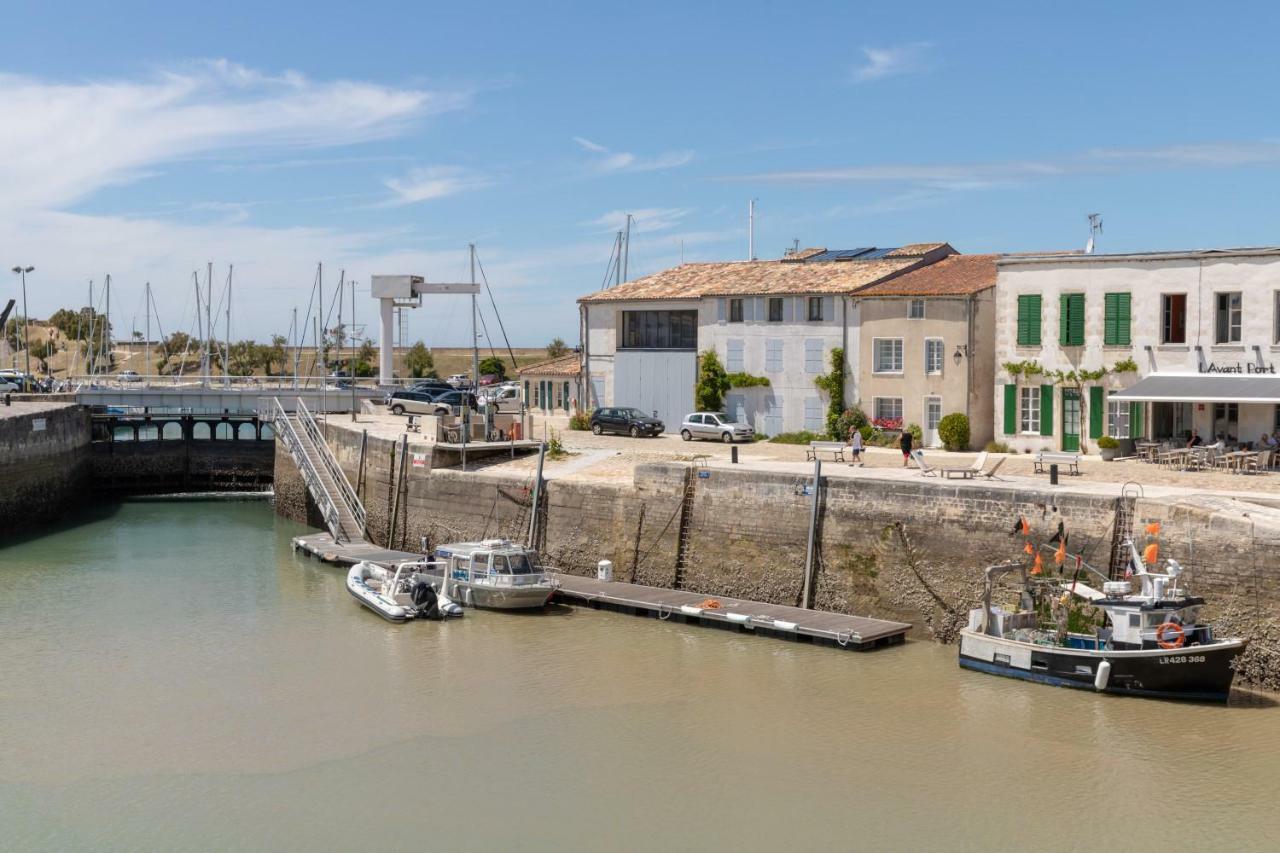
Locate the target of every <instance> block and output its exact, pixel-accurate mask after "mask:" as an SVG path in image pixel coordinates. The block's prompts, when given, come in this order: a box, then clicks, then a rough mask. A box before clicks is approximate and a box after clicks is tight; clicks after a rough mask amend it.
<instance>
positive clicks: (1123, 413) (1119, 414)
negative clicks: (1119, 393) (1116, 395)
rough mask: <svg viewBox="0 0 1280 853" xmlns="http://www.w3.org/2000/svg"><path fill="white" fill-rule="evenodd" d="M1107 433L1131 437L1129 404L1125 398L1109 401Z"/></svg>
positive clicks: (1114, 436) (1120, 436) (1116, 436)
mask: <svg viewBox="0 0 1280 853" xmlns="http://www.w3.org/2000/svg"><path fill="white" fill-rule="evenodd" d="M1107 435H1109V436H1111V437H1112V438H1129V404H1128V402H1126V401H1124V400H1108V401H1107Z"/></svg>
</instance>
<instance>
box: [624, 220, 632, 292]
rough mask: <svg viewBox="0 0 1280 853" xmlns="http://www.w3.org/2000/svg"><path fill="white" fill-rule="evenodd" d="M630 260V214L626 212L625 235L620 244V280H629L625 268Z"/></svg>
mask: <svg viewBox="0 0 1280 853" xmlns="http://www.w3.org/2000/svg"><path fill="white" fill-rule="evenodd" d="M630 261H631V214H630V213H628V214H627V235H626V239H625V241H624V242H623V246H622V280H623V281H630V280H631V279H630V277H629V276H628V272H627V268H628V265H629V263H630Z"/></svg>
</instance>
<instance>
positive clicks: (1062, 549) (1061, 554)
mask: <svg viewBox="0 0 1280 853" xmlns="http://www.w3.org/2000/svg"><path fill="white" fill-rule="evenodd" d="M1066 559H1067V543H1066V542H1059V543H1058V550H1056V551H1054V552H1053V561H1054V562H1055V563H1057V564H1058V565H1059V566H1061V565H1062V563H1063V561H1064V560H1066Z"/></svg>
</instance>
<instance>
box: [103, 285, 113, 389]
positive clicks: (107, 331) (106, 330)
mask: <svg viewBox="0 0 1280 853" xmlns="http://www.w3.org/2000/svg"><path fill="white" fill-rule="evenodd" d="M102 352H103V354H104V355H106V357H107V372H110V371H111V366H112V365H111V273H107V325H106V326H105V327H103V329H102Z"/></svg>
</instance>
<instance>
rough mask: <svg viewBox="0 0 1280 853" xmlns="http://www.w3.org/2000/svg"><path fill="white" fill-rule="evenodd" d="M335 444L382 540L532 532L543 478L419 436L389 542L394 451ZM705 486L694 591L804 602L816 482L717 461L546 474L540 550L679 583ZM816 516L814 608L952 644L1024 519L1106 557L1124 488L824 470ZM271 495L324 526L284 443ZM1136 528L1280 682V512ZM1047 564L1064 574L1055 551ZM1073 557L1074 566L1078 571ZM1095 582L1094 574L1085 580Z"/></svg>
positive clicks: (641, 579)
mask: <svg viewBox="0 0 1280 853" xmlns="http://www.w3.org/2000/svg"><path fill="white" fill-rule="evenodd" d="M330 445H331V446H332V447H333V448H334V451H335V454H336V455H337V457H338V459H339V462H340V464H341V465H342V466H343V469H344V471H345V472H346V473H347V476H348V479H350V481H351V482H352V484H353V485H357V488H358V491H359V492H360V493H361V498H362V500H363V501H364V504H365V507H366V510H367V512H368V517H369V533H370V538H371V539H372V540H373V541H376V542H378V543H379V544H384V545H385V544H390V545H392V546H393V547H397V548H401V549H402V550H409V551H416V550H417V549H418V548H419V542H420V540H421V538H422V537H426V538H427V540H428V541H429V544H431V545H437V544H441V543H444V542H449V541H459V540H467V539H477V538H486V537H495V536H509V537H512V538H518V539H523V538H524V537H525V535H526V533H527V530H528V525H529V516H530V512H531V503H532V500H531V497H532V485H533V483H532V477H530V478H528V479H522V478H520V477H518V476H512V475H498V474H494V473H492V472H484V471H481V472H471V473H464V472H462V471H459V470H456V469H445V468H438V467H433V466H432V457H431V449H430V446H429V445H419V446H416V447H415V446H414V445H412V444H410V445H409V453H410V454H411V459H412V454H414V453H417V454H421V455H422V457H423V458H422V459H421V460H420V461H421V465H420V466H418V467H415V466H414V465H413V464H412V462H410V464H408V465H406V467H405V472H406V477H405V484H404V487H403V489H402V491H401V495H400V498H399V501H398V507H399V509H398V510H397V521H396V535H395V541H394V542H393V543H387V538H386V537H387V532H388V528H389V518H390V507H391V504H392V501H393V494H392V493H393V483H394V471H395V470H396V468H393V465H395V466H396V467H398V464H399V463H398V459H397V458H396V457H397V454H398V452H399V448H398V446H397V445H396V444H395V443H394V442H391V441H388V440H379V439H374V438H372V437H371V438H369V439H368V446H367V448H366V454H365V464H364V470H363V473H362V472H361V471H360V470H359V469H360V465H359V448H360V433H358V432H352V431H350V430H348V429H331V432H330ZM690 479H692V482H693V489H694V499H693V504H692V511H691V513H690V514H689V518H688V537H689V540H688V541H689V548H688V555H687V560H686V566H685V569H684V583H683V586H684V588H685V589H690V590H693V591H696V592H699V593H706V594H708V595H725V596H737V597H742V598H748V599H752V600H756V601H766V602H771V603H777V604H792V605H794V604H797V603H799V600H800V595H801V590H802V587H803V584H804V578H803V574H804V564H805V552H806V548H807V541H808V530H809V520H810V514H811V501H812V497H811V496H810V494H809V493H806V486H808V485H809V483H810V480H811V478H809V477H805V476H798V475H791V474H780V473H770V472H761V471H756V470H750V469H745V468H744V469H733V468H723V467H716V468H712V469H709V470H708V471H707V475H706V478H705V479H704V478H701V477H696V476H691V475H690V473H689V471H688V468H687V466H685V465H681V464H678V463H655V464H646V465H640V466H638V467H637V469H636V471H635V475H634V478H633V481H632V482H631V483H619V482H617V481H607V482H606V481H602V482H600V483H592V482H589V481H583V480H565V481H558V480H550V481H548V482H546V483H545V486H544V493H543V498H542V500H541V501H540V510H539V511H540V519H541V523H540V536H539V541H538V545H539V548H540V550H541V551H542V554H543V558H544V561H545V562H546V563H548V564H549V565H554V566H557V567H559V568H561V569H563V570H565V571H568V572H573V573H578V574H589V573H592V572H594V570H595V565H596V562H597V561H598V560H600V559H609V560H612V561H613V563H614V574H615V577H616V578H618V579H619V580H623V581H634V582H636V583H642V584H648V585H653V586H662V587H669V586H673V585H674V584H675V583H676V580H677V576H676V562H677V553H678V547H679V541H680V522H681V502H682V497H683V494H684V489H685V484H686V482H688V481H689V480H690ZM820 495H821V502H820V504H819V514H818V518H819V521H818V528H817V547H816V554H817V561H816V562H817V571H816V573H815V606H817V607H818V608H820V609H827V610H837V611H843V612H850V613H858V614H862V615H868V616H879V617H882V618H892V619H900V620H902V621H907V622H910V623H912V624H913V625H914V626H916V628H917V632H918V633H921V634H925V635H929V636H933V637H935V638H938V639H940V640H943V641H948V640H951V639H954V637H955V636H956V632H957V631H958V630H959V628H960V627H961V626H963V624H964V623H965V622H966V621H967V615H968V610H969V608H970V607H973V606H975V605H976V603H977V600H978V597H979V595H980V594H981V588H982V572H983V569H984V568H985V567H986V566H988V565H991V564H992V563H996V562H1004V561H1007V560H1011V559H1018V558H1025V557H1024V554H1023V551H1022V548H1023V544H1024V540H1023V538H1022V536H1021V535H1015V533H1014V527H1015V525H1016V524H1017V523H1018V521H1019V519H1020V518H1025V519H1026V520H1027V521H1028V523H1029V524H1030V525H1031V529H1032V534H1031V538H1032V540H1033V541H1034V542H1036V543H1044V542H1047V541H1048V540H1049V539H1050V538H1051V536H1052V535H1053V534H1054V533H1055V532H1056V530H1057V528H1058V524H1059V522H1060V521H1061V522H1062V523H1063V524H1064V525H1065V529H1066V530H1067V531H1068V534H1069V536H1070V539H1069V551H1070V552H1071V553H1072V554H1074V553H1078V552H1082V553H1083V557H1084V559H1085V560H1086V561H1088V562H1089V563H1090V564H1092V565H1095V566H1099V567H1100V568H1103V569H1105V567H1106V566H1107V564H1108V559H1109V554H1110V548H1111V540H1112V532H1113V528H1112V524H1113V520H1114V517H1115V510H1116V508H1117V499H1118V497H1119V495H1118V494H1117V495H1110V496H1107V495H1096V494H1090V493H1086V492H1081V491H1071V490H1070V488H1069V487H1065V488H1059V489H1050V488H1048V487H1044V488H1035V487H1032V488H1025V489H1023V488H1010V487H1008V486H1007V484H990V485H988V484H978V483H973V482H954V483H953V482H948V481H940V482H939V481H934V480H926V479H924V478H920V479H918V480H907V481H904V480H892V481H891V480H877V479H870V478H852V477H832V478H824V487H823V489H822V490H821V491H820ZM276 504H277V510H278V511H279V512H281V513H283V514H285V515H288V516H290V517H292V518H295V519H297V520H300V521H304V522H307V523H309V524H311V525H312V526H316V527H323V523H322V521H321V520H320V518H319V514H318V512H317V511H316V509H315V507H314V505H312V504H311V502H310V501H309V499H308V498H307V495H306V492H305V489H304V488H303V486H302V482H301V478H300V477H299V475H298V473H297V471H296V469H295V468H294V466H293V463H292V460H291V459H289V457H288V454H287V453H286V452H285V451H284V450H283V448H282V447H280V446H279V444H278V443H277V460H276ZM1133 516H1134V519H1135V520H1134V531H1133V532H1134V533H1135V534H1136V536H1137V538H1138V541H1139V542H1140V543H1141V544H1145V542H1146V534H1145V533H1144V527H1145V525H1146V524H1148V523H1151V522H1156V521H1158V522H1160V523H1161V525H1162V531H1161V534H1160V537H1159V541H1160V547H1161V549H1162V550H1161V554H1162V556H1168V557H1174V558H1176V559H1178V560H1179V561H1180V562H1181V563H1182V565H1183V567H1184V569H1185V575H1184V577H1185V578H1186V580H1187V581H1188V584H1187V585H1188V586H1189V587H1190V588H1191V590H1192V592H1193V593H1195V594H1198V595H1203V596H1205V597H1206V598H1208V599H1209V602H1210V611H1211V612H1210V616H1211V617H1212V618H1213V619H1214V620H1215V622H1216V624H1217V625H1218V629H1219V633H1220V635H1226V634H1232V635H1240V636H1246V637H1249V638H1250V639H1251V640H1252V646H1251V648H1250V651H1249V653H1248V655H1247V656H1246V658H1245V659H1244V661H1243V665H1242V672H1241V675H1242V680H1243V681H1248V682H1252V683H1255V684H1262V685H1265V686H1268V687H1271V688H1276V689H1280V653H1277V646H1280V625H1277V614H1280V566H1277V565H1276V564H1275V563H1274V561H1272V560H1270V559H1269V556H1268V555H1270V554H1273V553H1275V546H1276V545H1277V544H1280V509H1277V508H1276V507H1274V506H1267V505H1264V504H1262V503H1243V502H1241V501H1237V500H1232V499H1227V498H1222V499H1216V498H1215V499H1205V498H1199V499H1193V498H1185V499H1176V500H1173V499H1162V500H1155V499H1150V500H1148V499H1142V498H1138V499H1136V500H1135V501H1134V502H1133ZM1044 564H1045V567H1046V570H1047V571H1050V572H1053V571H1056V567H1055V566H1054V562H1053V560H1052V558H1051V556H1050V554H1049V553H1045V555H1044ZM1070 567H1071V563H1070V562H1068V563H1067V572H1066V575H1065V576H1066V578H1067V579H1069V578H1070V576H1071V572H1070ZM1086 582H1087V581H1086Z"/></svg>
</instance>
